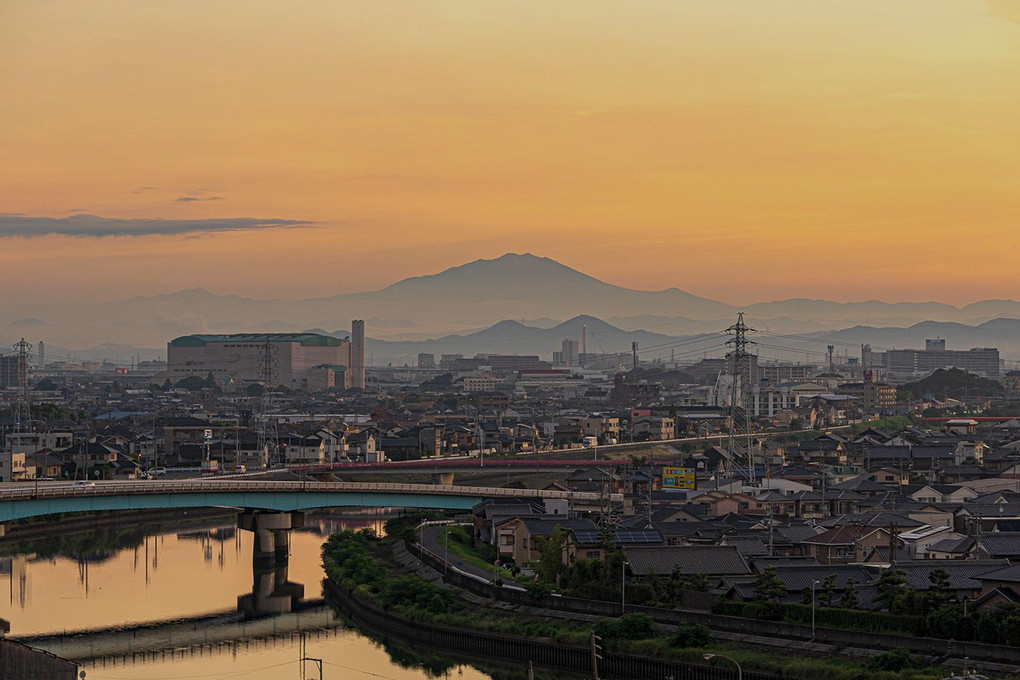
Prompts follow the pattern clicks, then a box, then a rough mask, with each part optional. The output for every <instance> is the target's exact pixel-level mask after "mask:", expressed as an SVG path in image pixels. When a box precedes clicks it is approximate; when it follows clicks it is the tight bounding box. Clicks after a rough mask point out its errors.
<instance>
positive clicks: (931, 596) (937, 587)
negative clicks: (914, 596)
mask: <svg viewBox="0 0 1020 680" xmlns="http://www.w3.org/2000/svg"><path fill="white" fill-rule="evenodd" d="M928 581H929V582H930V583H931V588H929V589H928V592H927V593H926V594H925V596H924V608H925V610H927V611H928V612H933V611H938V609H939V608H940V607H941V606H942V605H945V604H951V603H953V602H955V601H956V595H955V594H954V593H953V591H952V584H951V583H950V580H949V572H948V571H946V570H945V569H936V570H934V571H933V572H931V573H930V574H928Z"/></svg>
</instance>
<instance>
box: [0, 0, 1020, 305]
mask: <svg viewBox="0 0 1020 680" xmlns="http://www.w3.org/2000/svg"><path fill="white" fill-rule="evenodd" d="M0 61H2V63H4V64H5V67H4V69H3V71H2V72H0V90H2V91H3V92H4V97H3V101H4V105H3V106H2V107H0V148H3V150H4V163H3V165H2V167H0V212H2V213H4V214H3V216H0V286H2V287H3V290H4V291H5V297H6V298H8V299H13V300H17V301H19V302H25V303H36V302H38V303H43V302H66V301H72V302H96V301H100V300H121V299H126V298H129V297H132V296H134V295H138V294H142V295H157V294H164V293H171V292H173V291H176V290H180V289H190V288H196V287H203V288H206V289H208V290H210V291H212V292H214V293H217V294H234V295H243V296H246V297H252V298H260V299H264V298H279V299H298V298H314V297H326V296H331V295H337V294H343V293H355V292H360V291H371V290H377V289H380V288H383V287H385V286H387V285H389V284H392V283H394V282H396V281H399V280H401V279H403V278H406V277H408V276H415V275H424V274H433V273H436V272H439V271H442V270H443V269H446V268H448V267H452V266H456V265H460V264H463V263H465V262H470V261H472V260H476V259H480V258H495V257H498V256H499V255H501V254H503V253H505V252H535V253H537V254H540V255H544V256H548V257H551V258H554V259H556V260H557V261H559V262H561V263H563V264H565V265H568V266H571V267H573V268H575V269H578V270H580V271H583V272H585V273H586V274H589V275H591V276H594V277H596V278H599V279H602V280H605V281H609V282H611V283H614V284H616V285H619V286H624V287H628V288H635V289H641V290H662V289H666V288H670V287H674V286H675V287H678V288H680V289H682V290H685V291H688V292H690V293H692V294H695V295H699V296H702V297H707V298H711V299H714V300H720V301H723V302H726V303H729V304H733V305H747V304H750V303H753V302H762V301H768V300H777V299H784V298H791V297H808V298H826V299H831V300H836V301H855V300H869V299H882V300H888V301H901V300H913V301H926V300H936V301H940V302H946V303H952V304H955V305H958V306H961V305H964V304H966V303H970V302H974V301H978V300H982V299H988V298H1010V297H1016V294H1015V292H1014V291H1015V290H1016V285H1015V284H1016V274H1015V266H1014V265H1015V263H1014V261H1013V260H1014V258H1013V252H1014V250H1015V247H1016V245H1017V239H1018V237H1017V229H1016V223H1017V217H1018V215H1020V194H1018V192H1017V191H1016V186H1017V185H1018V180H1020V156H1018V155H1017V154H1016V153H1015V149H1016V145H1017V143H1018V142H1020V119H1018V117H1017V116H1016V115H1015V113H1016V111H1017V110H1020V90H1018V89H1017V88H1016V87H1015V83H1017V82H1020V10H1018V8H1017V5H1016V3H1013V2H1011V1H1010V0H984V1H978V0H973V1H970V0H924V1H923V2H921V1H917V2H900V3H889V2H860V1H858V0H854V1H852V2H851V1H836V0H833V1H829V2H824V3H819V2H806V1H792V0H789V1H783V2H769V3H760V2H751V1H748V0H719V1H714V2H701V3H676V2H651V3H642V4H640V5H636V6H635V5H633V4H619V3H606V2H601V3H591V2H585V3H556V4H554V5H550V4H548V3H538V2H531V3H529V2H525V3H512V4H495V5H493V4H473V3H458V2H431V3H385V4H379V3H325V4H314V3H309V4H298V5H294V4H286V5H285V4H282V3H274V2H265V1H255V2H243V3H242V2H217V3H201V2H179V3H171V4H149V3H135V2H126V1H115V0H96V1H94V2H89V3H78V2H69V1H61V0H54V1H51V2H29V3H5V4H4V5H3V7H2V8H0ZM676 312H677V313H678V314H682V310H676ZM27 316H31V315H27Z"/></svg>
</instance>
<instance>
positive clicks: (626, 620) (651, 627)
mask: <svg viewBox="0 0 1020 680" xmlns="http://www.w3.org/2000/svg"><path fill="white" fill-rule="evenodd" d="M595 634H596V635H598V636H600V637H603V638H606V639H607V640H647V639H648V638H651V637H655V636H656V635H658V632H657V631H656V630H655V624H654V622H653V621H652V617H650V616H648V614H640V613H637V614H624V615H623V616H621V617H620V618H618V619H616V620H603V621H600V622H599V623H598V624H597V625H596V626H595Z"/></svg>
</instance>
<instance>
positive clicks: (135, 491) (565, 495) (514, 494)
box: [0, 479, 622, 503]
mask: <svg viewBox="0 0 1020 680" xmlns="http://www.w3.org/2000/svg"><path fill="white" fill-rule="evenodd" d="M93 484H94V485H92V486H83V485H75V484H73V483H72V484H62V483H57V484H54V483H43V484H31V483H19V484H15V485H9V486H5V487H3V488H0V502H2V501H19V500H31V499H47V498H76V497H77V498H82V497H95V496H134V495H148V494H165V493H222V492H230V493H279V492H306V493H308V492H311V493H369V494H371V493H378V494H381V493H402V494H422V495H446V496H477V497H483V498H492V497H498V498H536V497H537V498H548V499H561V500H570V501H572V502H577V503H591V502H599V501H600V500H601V495H600V494H597V493H591V492H583V491H577V492H574V491H556V490H542V489H505V488H501V487H484V486H441V485H436V484H406V483H390V482H318V481H247V480H245V481H242V480H220V479H194V480H183V481H181V480H175V481H166V482H163V481H132V482H95V483H93ZM612 500H613V501H616V502H619V501H620V500H622V496H621V495H620V494H613V495H612Z"/></svg>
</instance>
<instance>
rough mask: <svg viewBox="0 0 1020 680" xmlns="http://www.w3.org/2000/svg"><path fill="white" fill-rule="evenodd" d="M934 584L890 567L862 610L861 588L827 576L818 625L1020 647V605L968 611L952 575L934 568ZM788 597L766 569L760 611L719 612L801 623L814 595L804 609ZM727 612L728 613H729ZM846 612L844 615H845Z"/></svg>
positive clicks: (758, 594)
mask: <svg viewBox="0 0 1020 680" xmlns="http://www.w3.org/2000/svg"><path fill="white" fill-rule="evenodd" d="M928 581H929V586H928V588H926V589H924V590H917V589H913V588H909V587H908V586H907V579H906V572H904V571H903V570H901V569H886V570H885V571H883V572H882V575H881V576H880V577H879V579H878V581H877V582H876V583H875V590H876V593H875V596H874V598H873V599H872V602H871V606H870V609H869V610H866V611H860V609H859V608H860V605H861V602H860V595H859V592H858V590H857V584H855V583H853V582H852V581H850V582H848V583H847V584H846V585H845V586H844V588H842V589H838V588H837V587H836V575H835V574H830V575H829V576H827V577H825V579H823V580H822V581H821V582H820V583H819V586H818V588H817V589H816V590H815V593H814V597H815V598H816V600H815V604H816V605H817V607H818V612H817V613H818V616H819V621H821V622H823V625H834V626H836V627H846V628H855V629H864V630H874V631H889V632H901V633H909V634H914V635H921V636H926V637H938V638H947V639H953V640H977V641H980V642H987V643H991V644H1008V645H1017V644H1020V607H1017V606H1005V607H999V608H997V609H995V610H993V611H984V612H975V611H973V610H972V609H971V610H968V603H967V602H961V601H960V599H959V598H958V597H957V595H956V591H955V590H954V589H953V588H952V583H951V581H950V576H949V572H947V571H946V570H945V569H935V570H933V571H932V572H931V573H930V574H929V576H928ZM788 596H789V592H788V591H787V588H786V586H785V585H784V584H783V582H782V580H781V579H779V577H778V574H777V571H776V569H775V567H767V568H766V569H765V570H764V571H763V572H762V573H761V574H759V575H758V577H757V578H756V579H755V581H754V599H755V601H756V603H757V604H758V605H768V606H766V607H757V608H756V607H755V606H754V604H755V603H752V604H751V605H749V606H740V605H737V607H736V608H733V607H729V606H723V607H722V608H720V609H719V611H720V613H730V614H737V615H746V616H751V617H754V618H771V619H774V620H784V621H787V622H789V623H802V622H803V620H804V619H805V618H806V617H807V615H808V614H807V612H809V611H810V609H808V607H807V606H806V605H810V604H811V603H812V592H811V589H810V588H805V589H804V591H803V593H802V597H801V602H800V604H799V605H791V604H784V603H783V602H784V600H785V599H786V598H787V597H788ZM724 610H725V611H724ZM840 611H842V612H843V613H840Z"/></svg>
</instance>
